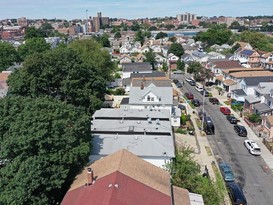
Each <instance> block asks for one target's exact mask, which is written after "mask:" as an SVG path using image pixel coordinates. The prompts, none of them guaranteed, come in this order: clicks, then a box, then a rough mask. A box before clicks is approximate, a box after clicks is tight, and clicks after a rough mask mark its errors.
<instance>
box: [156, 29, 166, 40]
mask: <svg viewBox="0 0 273 205" xmlns="http://www.w3.org/2000/svg"><path fill="white" fill-rule="evenodd" d="M165 37H168V34H167V33H164V32H161V31H160V32H159V33H157V34H156V36H155V39H160V38H165Z"/></svg>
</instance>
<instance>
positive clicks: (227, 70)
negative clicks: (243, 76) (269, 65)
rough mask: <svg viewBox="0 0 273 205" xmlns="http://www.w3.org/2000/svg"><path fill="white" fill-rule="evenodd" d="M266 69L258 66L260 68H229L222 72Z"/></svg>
mask: <svg viewBox="0 0 273 205" xmlns="http://www.w3.org/2000/svg"><path fill="white" fill-rule="evenodd" d="M260 70H265V69H264V68H261V67H258V68H229V69H225V70H223V71H222V72H223V73H233V72H239V71H260Z"/></svg>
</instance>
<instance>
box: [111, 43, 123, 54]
mask: <svg viewBox="0 0 273 205" xmlns="http://www.w3.org/2000/svg"><path fill="white" fill-rule="evenodd" d="M120 45H121V42H120V41H116V40H115V41H112V42H111V47H112V52H117V51H119V50H120Z"/></svg>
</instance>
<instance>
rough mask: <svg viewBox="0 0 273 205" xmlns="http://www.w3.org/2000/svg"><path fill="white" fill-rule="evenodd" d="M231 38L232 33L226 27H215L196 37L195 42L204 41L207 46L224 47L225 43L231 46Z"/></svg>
mask: <svg viewBox="0 0 273 205" xmlns="http://www.w3.org/2000/svg"><path fill="white" fill-rule="evenodd" d="M231 36H232V32H231V31H230V30H229V29H227V28H226V26H225V25H214V26H212V27H211V28H209V29H208V30H207V31H206V32H199V33H198V34H197V35H196V36H195V40H196V41H202V42H203V43H205V44H206V45H207V46H212V45H214V44H218V45H222V44H225V43H229V44H230V43H231V42H230V39H231ZM232 43H233V42H232Z"/></svg>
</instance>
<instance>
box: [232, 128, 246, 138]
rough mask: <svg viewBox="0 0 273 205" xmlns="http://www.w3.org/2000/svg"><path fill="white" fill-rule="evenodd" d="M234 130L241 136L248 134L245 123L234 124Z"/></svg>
mask: <svg viewBox="0 0 273 205" xmlns="http://www.w3.org/2000/svg"><path fill="white" fill-rule="evenodd" d="M234 130H235V132H236V133H237V135H239V136H241V137H246V136H247V131H246V128H245V127H244V126H243V125H234Z"/></svg>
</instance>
